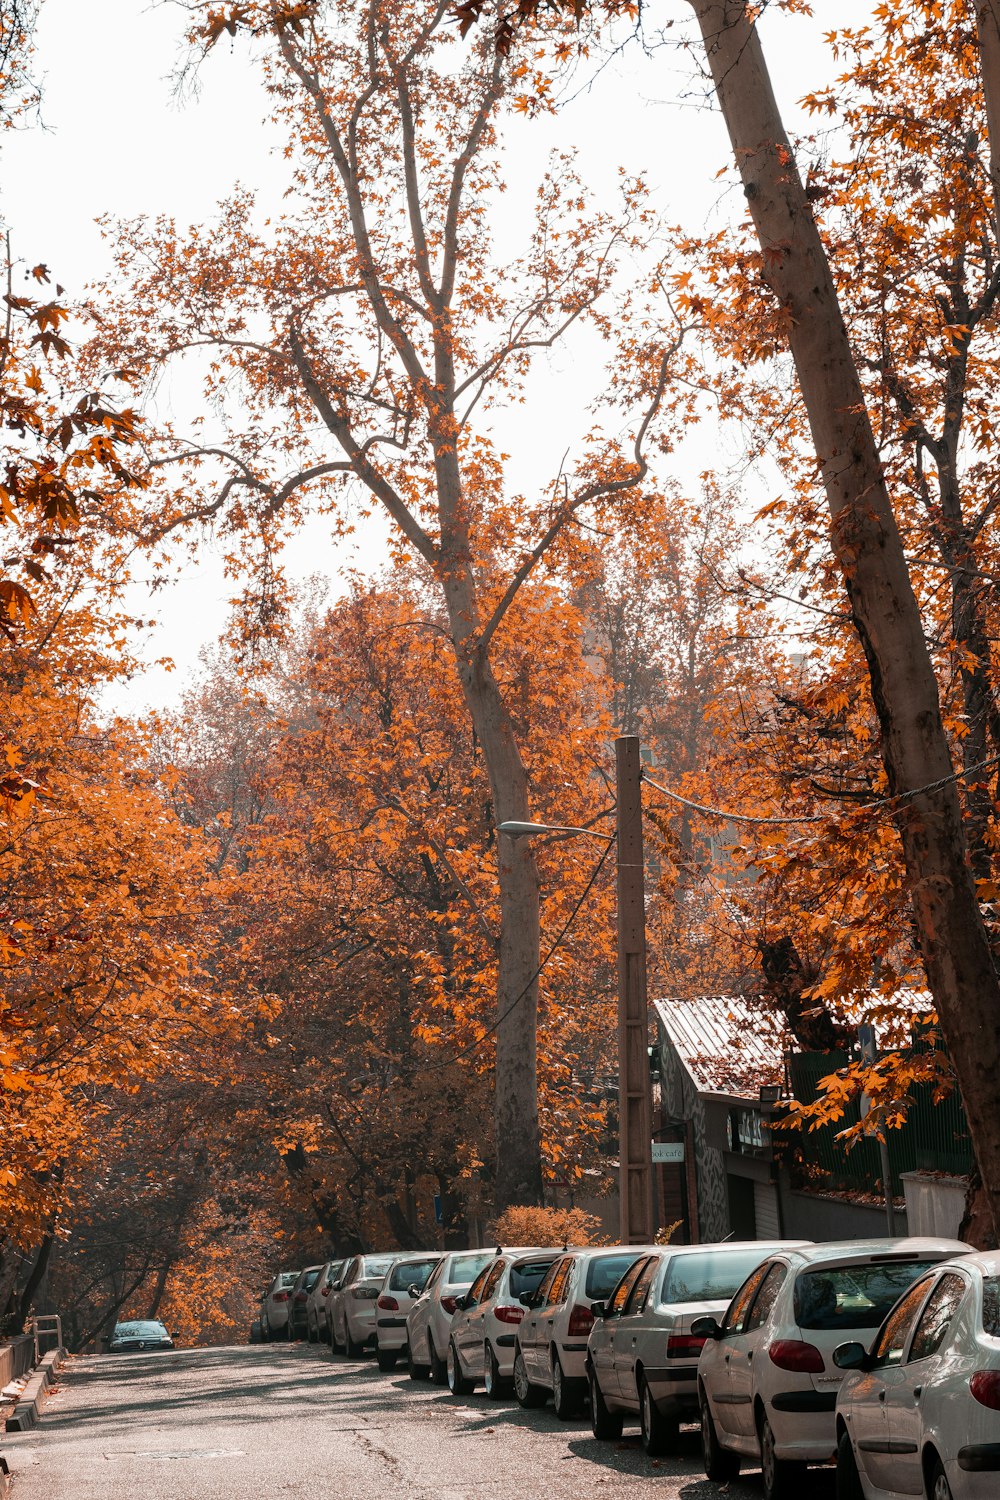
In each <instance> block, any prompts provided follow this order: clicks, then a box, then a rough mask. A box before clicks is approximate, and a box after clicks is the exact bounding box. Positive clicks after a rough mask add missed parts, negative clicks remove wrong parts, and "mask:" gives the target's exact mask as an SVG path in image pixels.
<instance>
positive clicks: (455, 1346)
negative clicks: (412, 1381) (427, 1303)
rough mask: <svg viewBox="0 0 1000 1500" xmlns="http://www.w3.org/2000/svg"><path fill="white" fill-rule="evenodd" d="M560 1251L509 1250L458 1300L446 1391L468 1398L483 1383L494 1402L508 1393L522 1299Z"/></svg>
mask: <svg viewBox="0 0 1000 1500" xmlns="http://www.w3.org/2000/svg"><path fill="white" fill-rule="evenodd" d="M559 1255H560V1251H558V1250H505V1251H504V1252H503V1253H502V1254H500V1255H498V1256H496V1257H495V1259H494V1260H493V1261H492V1262H491V1263H490V1265H488V1266H487V1267H486V1268H485V1270H483V1271H480V1273H479V1275H478V1276H477V1277H476V1279H475V1281H474V1282H473V1283H472V1285H471V1286H470V1288H469V1290H468V1291H467V1292H466V1293H465V1295H464V1296H462V1297H459V1298H458V1302H457V1308H456V1311H455V1315H454V1317H453V1318H452V1320H451V1336H450V1338H449V1340H448V1357H447V1366H448V1389H449V1390H450V1391H451V1393H452V1395H453V1396H467V1395H468V1394H469V1393H470V1392H471V1391H473V1390H474V1389H475V1387H476V1386H477V1385H478V1383H479V1381H480V1380H481V1381H482V1382H483V1384H484V1386H485V1388H486V1394H487V1396H489V1397H490V1398H491V1400H494V1401H499V1400H500V1399H501V1398H502V1397H503V1396H505V1395H506V1394H507V1392H508V1391H509V1389H510V1384H511V1376H512V1375H513V1373H514V1345H515V1342H516V1337H517V1329H518V1326H519V1324H520V1322H521V1319H522V1318H523V1317H524V1313H525V1307H524V1303H523V1302H522V1301H521V1298H522V1297H523V1296H524V1295H525V1294H526V1293H528V1292H534V1291H537V1289H538V1287H539V1286H540V1284H541V1282H542V1278H543V1277H544V1275H545V1273H546V1271H547V1270H548V1269H549V1266H551V1264H552V1262H553V1261H554V1260H557V1259H558V1258H559Z"/></svg>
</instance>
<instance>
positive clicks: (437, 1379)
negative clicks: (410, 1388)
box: [427, 1333, 448, 1385]
mask: <svg viewBox="0 0 1000 1500" xmlns="http://www.w3.org/2000/svg"><path fill="white" fill-rule="evenodd" d="M427 1357H428V1359H429V1360H430V1362H431V1379H432V1380H433V1382H434V1384H435V1385H447V1384H448V1366H447V1364H446V1363H445V1361H444V1360H443V1359H442V1358H441V1356H440V1354H439V1353H438V1352H437V1350H436V1349H435V1347H434V1335H433V1334H432V1333H428V1335H427Z"/></svg>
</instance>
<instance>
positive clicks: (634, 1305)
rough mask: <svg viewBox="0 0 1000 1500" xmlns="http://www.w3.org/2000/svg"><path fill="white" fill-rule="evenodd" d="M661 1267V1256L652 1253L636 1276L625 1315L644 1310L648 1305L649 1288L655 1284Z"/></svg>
mask: <svg viewBox="0 0 1000 1500" xmlns="http://www.w3.org/2000/svg"><path fill="white" fill-rule="evenodd" d="M659 1269H660V1260H659V1256H656V1255H651V1256H650V1257H649V1260H647V1261H646V1262H645V1264H644V1265H643V1268H642V1270H641V1271H640V1272H639V1275H638V1276H637V1277H636V1280H635V1285H634V1286H633V1288H632V1290H631V1292H630V1293H629V1297H628V1301H627V1302H626V1304H625V1308H624V1311H623V1316H626V1317H627V1316H628V1314H629V1313H640V1312H642V1310H643V1308H644V1307H645V1305H646V1298H647V1297H648V1296H649V1289H650V1287H651V1286H652V1285H653V1282H654V1280H655V1278H656V1273H657V1271H658V1270H659Z"/></svg>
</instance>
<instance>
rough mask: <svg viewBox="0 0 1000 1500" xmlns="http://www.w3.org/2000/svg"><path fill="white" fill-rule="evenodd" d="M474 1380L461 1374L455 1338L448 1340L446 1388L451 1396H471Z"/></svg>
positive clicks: (474, 1386)
mask: <svg viewBox="0 0 1000 1500" xmlns="http://www.w3.org/2000/svg"><path fill="white" fill-rule="evenodd" d="M475 1388H476V1384H475V1381H474V1380H470V1379H469V1377H468V1375H465V1374H463V1372H462V1366H461V1363H460V1361H459V1358H458V1350H457V1349H456V1348H455V1340H454V1339H449V1341H448V1389H449V1391H451V1394H452V1395H453V1396H471V1395H472V1392H473V1391H474V1390H475Z"/></svg>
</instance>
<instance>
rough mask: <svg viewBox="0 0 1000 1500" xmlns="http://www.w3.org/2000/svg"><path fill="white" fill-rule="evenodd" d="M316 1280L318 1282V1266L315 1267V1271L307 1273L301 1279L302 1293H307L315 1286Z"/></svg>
mask: <svg viewBox="0 0 1000 1500" xmlns="http://www.w3.org/2000/svg"><path fill="white" fill-rule="evenodd" d="M318 1280H319V1266H317V1267H316V1269H315V1271H307V1272H306V1274H305V1275H304V1276H303V1278H302V1290H303V1291H304V1292H308V1291H309V1289H310V1287H314V1286H315V1285H316V1283H317V1281H318Z"/></svg>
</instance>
